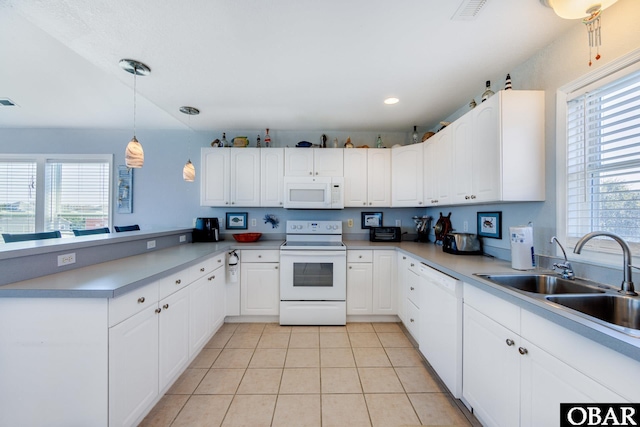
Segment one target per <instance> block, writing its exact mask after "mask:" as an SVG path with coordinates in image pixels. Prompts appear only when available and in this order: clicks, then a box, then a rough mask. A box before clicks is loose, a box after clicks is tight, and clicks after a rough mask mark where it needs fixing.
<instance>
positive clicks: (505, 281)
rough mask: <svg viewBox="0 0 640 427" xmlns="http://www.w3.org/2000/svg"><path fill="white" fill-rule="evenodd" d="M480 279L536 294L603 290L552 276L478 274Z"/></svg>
mask: <svg viewBox="0 0 640 427" xmlns="http://www.w3.org/2000/svg"><path fill="white" fill-rule="evenodd" d="M477 276H478V277H482V278H483V279H486V280H489V281H490V282H493V283H496V284H498V285H502V286H505V287H508V288H513V289H515V290H519V291H524V292H531V293H534V294H545V295H555V294H601V293H604V291H603V290H601V289H598V288H597V287H595V286H594V285H587V284H585V283H580V282H577V281H574V280H567V279H563V278H561V277H558V276H554V275H551V274H478V275H477Z"/></svg>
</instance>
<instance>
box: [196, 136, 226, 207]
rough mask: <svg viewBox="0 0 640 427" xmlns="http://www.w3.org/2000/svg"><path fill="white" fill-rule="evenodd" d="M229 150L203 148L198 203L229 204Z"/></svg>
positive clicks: (210, 204) (205, 204)
mask: <svg viewBox="0 0 640 427" xmlns="http://www.w3.org/2000/svg"><path fill="white" fill-rule="evenodd" d="M230 151H231V150H229V149H226V148H225V149H222V148H203V149H202V151H201V155H200V159H201V162H200V164H201V165H202V171H201V172H200V205H201V206H227V205H229V202H230V200H229V197H230V195H229V189H230V184H231V183H230V178H231V176H230V171H229V166H230V159H229V157H230Z"/></svg>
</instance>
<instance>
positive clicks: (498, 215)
mask: <svg viewBox="0 0 640 427" xmlns="http://www.w3.org/2000/svg"><path fill="white" fill-rule="evenodd" d="M478 236H482V237H489V238H491V239H502V212H478Z"/></svg>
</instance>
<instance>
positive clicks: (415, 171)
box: [391, 143, 424, 208]
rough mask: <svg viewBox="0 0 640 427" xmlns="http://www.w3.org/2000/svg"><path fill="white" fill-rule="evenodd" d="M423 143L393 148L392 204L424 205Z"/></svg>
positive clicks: (404, 205) (393, 205)
mask: <svg viewBox="0 0 640 427" xmlns="http://www.w3.org/2000/svg"><path fill="white" fill-rule="evenodd" d="M423 146H424V144H423V143H420V144H412V145H405V146H403V147H398V148H394V149H392V150H391V175H392V177H391V206H392V207H394V208H395V207H422V206H424V201H423V200H424V189H423V188H424V178H423V170H424V168H423V162H424V154H423Z"/></svg>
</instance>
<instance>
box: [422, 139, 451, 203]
mask: <svg viewBox="0 0 640 427" xmlns="http://www.w3.org/2000/svg"><path fill="white" fill-rule="evenodd" d="M451 131H452V128H449V127H447V128H444V129H442V130H441V131H440V132H438V133H436V134H435V135H434V136H432V137H431V138H429V139H428V140H427V141H426V142H425V143H424V202H425V205H426V206H438V205H448V204H451V186H452V180H453V177H452V175H451V171H452V170H453V145H452V143H451V133H452V132H451Z"/></svg>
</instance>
